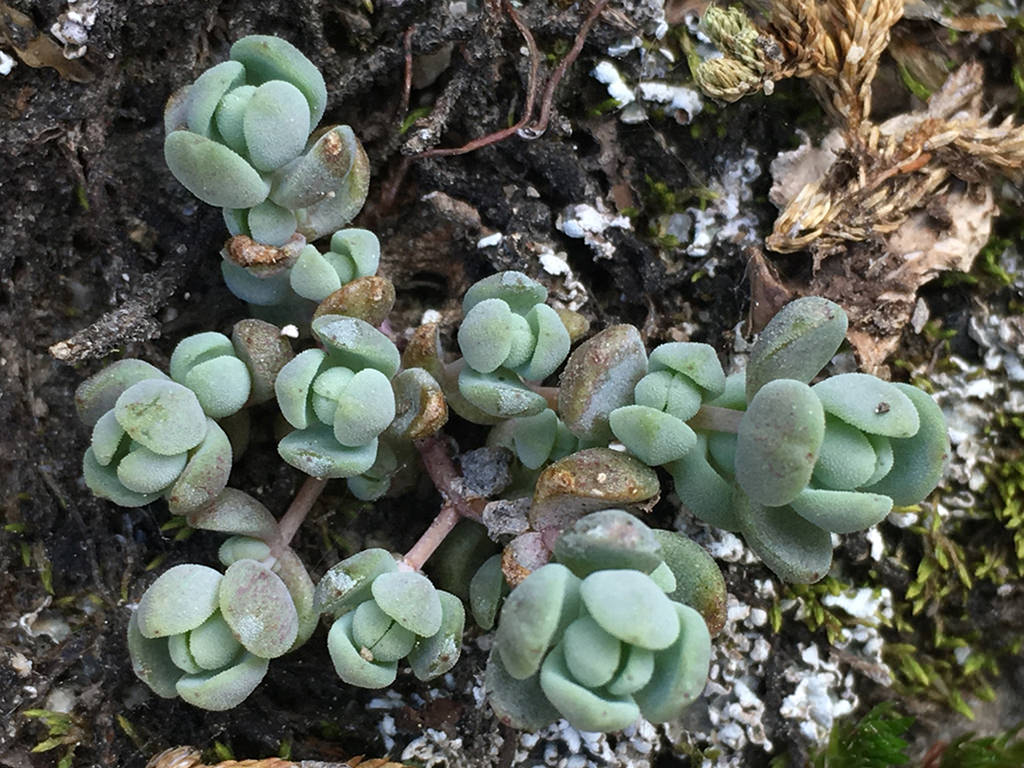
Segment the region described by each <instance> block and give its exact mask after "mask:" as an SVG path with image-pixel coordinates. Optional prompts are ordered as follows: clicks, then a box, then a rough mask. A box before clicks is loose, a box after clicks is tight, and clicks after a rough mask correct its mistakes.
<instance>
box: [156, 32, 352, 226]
mask: <svg viewBox="0 0 1024 768" xmlns="http://www.w3.org/2000/svg"><path fill="white" fill-rule="evenodd" d="M326 106H327V88H326V87H325V85H324V79H323V76H322V75H321V74H320V72H319V71H318V70H317V68H316V67H315V66H314V65H313V63H312V62H311V61H309V59H307V58H306V57H305V56H303V54H302V53H301V52H300V51H299V50H298V49H297V48H295V46H293V45H292V44H291V43H288V42H286V41H284V40H281V39H279V38H276V37H265V36H260V35H253V36H250V37H244V38H242V39H241V40H238V41H237V42H235V44H234V45H232V46H231V58H230V60H228V61H225V62H222V63H220V64H217V65H216V66H214V67H211V68H210V69H208V70H206V71H205V72H204V73H203V74H202V75H200V76H199V77H198V78H197V79H196V81H195V82H194V83H192V84H190V85H186V86H184V87H182V88H180V89H178V90H177V91H175V92H174V94H172V96H171V98H170V99H169V100H168V102H167V107H166V110H165V112H164V125H165V128H166V131H167V138H166V139H165V141H164V158H165V160H166V161H167V165H168V167H169V168H170V170H171V173H173V174H174V176H175V178H176V179H178V181H180V182H181V183H182V184H183V185H184V186H185V187H186V188H187V189H188V190H189V191H190V192H191V193H192V194H194V195H195V196H196V197H198V198H199V199H200V200H202V201H203V202H204V203H208V204H209V205H216V206H219V207H221V208H223V209H224V219H225V222H226V223H227V225H228V228H229V229H230V230H231V232H232V234H244V235H247V236H249V237H251V238H252V239H253V240H255V241H256V242H259V243H265V244H267V245H271V246H281V245H284V244H285V243H287V242H288V241H289V240H291V239H292V238H293V237H295V236H296V235H298V236H299V237H301V238H303V239H304V240H306V241H312V240H316V239H317V238H319V237H323V236H324V235H327V234H330V233H331V232H334V231H336V230H338V229H341V227H343V226H344V225H345V224H346V223H348V222H349V221H350V220H351V219H352V217H353V216H355V214H356V213H357V212H358V211H359V209H360V208H361V207H362V205H363V202H364V201H365V199H366V192H367V188H368V183H369V167H368V162H367V158H366V153H365V152H364V151H363V148H362V146H361V145H360V144H359V141H358V140H357V139H356V137H355V135H354V134H353V133H352V129H351V128H349V127H348V126H345V125H340V126H332V127H329V128H325V129H321V130H316V127H317V123H319V121H320V118H321V117H323V114H324V110H325V109H326Z"/></svg>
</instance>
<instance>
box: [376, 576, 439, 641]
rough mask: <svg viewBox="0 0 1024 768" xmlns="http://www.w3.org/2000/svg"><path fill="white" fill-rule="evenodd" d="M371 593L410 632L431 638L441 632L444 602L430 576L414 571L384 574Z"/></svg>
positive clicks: (381, 606) (378, 578)
mask: <svg viewBox="0 0 1024 768" xmlns="http://www.w3.org/2000/svg"><path fill="white" fill-rule="evenodd" d="M370 592H371V593H372V594H373V599H374V601H375V602H376V603H377V605H378V606H379V607H380V609H381V610H382V611H384V613H386V614H387V615H388V616H390V617H391V618H393V619H394V620H395V621H397V622H398V623H399V624H401V625H402V626H403V627H405V628H406V629H408V630H409V631H410V632H413V633H414V634H417V635H419V636H420V637H430V636H431V635H432V634H434V633H435V632H437V630H439V629H440V628H441V618H442V608H441V598H440V597H439V596H438V594H437V590H436V589H435V588H434V585H433V584H431V583H430V579H428V578H427V577H426V576H424V575H422V574H420V573H414V572H412V571H392V572H390V573H382V574H381V575H380V576H378V577H377V578H376V579H374V580H373V584H372V585H371V587H370Z"/></svg>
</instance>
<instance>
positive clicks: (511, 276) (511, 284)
mask: <svg viewBox="0 0 1024 768" xmlns="http://www.w3.org/2000/svg"><path fill="white" fill-rule="evenodd" d="M547 298H548V289H547V288H545V287H544V286H543V285H541V284H540V283H538V282H537V281H536V280H533V279H531V278H529V277H527V276H526V275H524V274H523V273H522V272H514V271H507V272H498V273H497V274H494V275H489V276H488V277H485V278H484V279H483V280H478V281H477V282H475V283H474V284H473V285H471V286H470V288H469V290H467V291H466V295H465V296H464V297H463V298H462V313H463V315H468V314H469V312H470V311H471V310H472V309H473V307H475V306H476V305H477V304H479V303H480V302H481V301H485V300H487V299H501V300H502V301H504V302H505V303H506V304H508V306H509V308H510V309H511V310H512V311H513V312H515V313H516V314H517V315H525V314H526V313H527V312H529V311H530V309H531V308H532V307H533V306H534V305H535V304H543V303H544V302H545V301H546V300H547Z"/></svg>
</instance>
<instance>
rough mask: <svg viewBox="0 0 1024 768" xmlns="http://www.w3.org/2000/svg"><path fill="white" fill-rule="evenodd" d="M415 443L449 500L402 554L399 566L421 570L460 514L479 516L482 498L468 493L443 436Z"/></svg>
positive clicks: (435, 481) (442, 494) (444, 496)
mask: <svg viewBox="0 0 1024 768" xmlns="http://www.w3.org/2000/svg"><path fill="white" fill-rule="evenodd" d="M414 444H415V445H416V448H417V449H418V450H419V452H420V458H421V459H423V466H424V467H425V468H426V470H427V474H428V475H430V479H431V480H432V481H433V483H434V487H436V488H437V490H438V492H440V494H441V496H442V497H443V498H444V500H445V502H446V503H445V504H444V506H442V507H441V511H440V512H438V513H437V517H435V518H434V520H433V522H432V523H431V524H430V527H429V528H427V530H426V531H424V532H423V535H422V536H420V538H419V540H418V541H417V542H416V543H415V544H413V546H412V549H410V550H409V551H408V552H407V553H406V554H405V556H404V557H403V558H402V561H401V563H400V567H405V568H409V569H411V570H414V571H418V570H419V569H420V568H422V567H423V564H424V563H425V562H427V560H428V559H429V558H430V556H431V555H432V554H434V550H435V549H437V548H438V547H439V546H441V542H442V541H444V539H445V537H446V536H447V535H448V534H449V533H451V530H452V529H453V528H454V527H455V525H456V523H458V522H459V520H460V518H463V517H469V518H472V519H474V520H479V519H480V509H479V505H478V503H477V502H482V501H483V500H482V499H480V498H479V497H475V496H471V495H469V494H467V493H466V491H465V489H464V485H463V481H462V478H461V477H460V476H459V470H458V469H456V467H455V462H453V461H452V457H451V456H450V455H449V453H448V448H447V446H446V445H445V443H444V439H443V438H441V437H438V436H437V435H433V436H431V437H424V438H422V439H420V440H415V441H414Z"/></svg>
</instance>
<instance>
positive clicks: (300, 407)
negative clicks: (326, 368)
mask: <svg viewBox="0 0 1024 768" xmlns="http://www.w3.org/2000/svg"><path fill="white" fill-rule="evenodd" d="M326 359H327V354H326V353H325V352H324V351H323V350H321V349H307V350H306V351H304V352H300V353H299V354H297V355H296V356H295V357H294V358H293V359H292V360H291V361H290V362H289V363H287V364H286V365H285V366H284V367H282V368H281V370H280V371H278V374H277V378H276V379H275V380H274V392H275V394H276V395H277V404H278V406H279V407H280V408H281V415H282V416H284V418H285V420H286V421H287V422H288V423H289V424H291V425H292V426H293V427H295V428H296V429H305V428H306V427H308V426H309V425H310V422H311V421H312V414H311V411H312V408H311V406H310V404H309V393H310V390H311V388H312V386H313V380H314V379H315V378H316V376H317V374H318V373H319V372H320V370H321V368H322V367H323V363H324V361H325V360H326Z"/></svg>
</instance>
